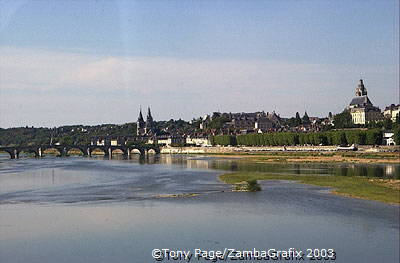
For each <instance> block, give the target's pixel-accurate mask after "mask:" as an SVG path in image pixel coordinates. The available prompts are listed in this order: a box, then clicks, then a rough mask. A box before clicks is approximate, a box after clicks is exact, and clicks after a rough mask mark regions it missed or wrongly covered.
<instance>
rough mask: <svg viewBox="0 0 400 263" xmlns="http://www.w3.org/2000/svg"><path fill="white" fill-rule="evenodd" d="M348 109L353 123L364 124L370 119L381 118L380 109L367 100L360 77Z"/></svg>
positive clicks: (377, 119)
mask: <svg viewBox="0 0 400 263" xmlns="http://www.w3.org/2000/svg"><path fill="white" fill-rule="evenodd" d="M348 109H349V111H350V114H351V119H352V121H353V123H354V124H366V123H368V122H370V121H379V120H382V114H381V110H380V109H379V108H378V107H375V106H374V105H373V104H372V102H371V101H370V100H369V98H368V96H367V89H366V88H365V86H364V83H363V80H362V79H360V81H359V83H358V85H357V87H356V96H355V97H354V98H353V99H352V100H351V102H350V105H349V107H348Z"/></svg>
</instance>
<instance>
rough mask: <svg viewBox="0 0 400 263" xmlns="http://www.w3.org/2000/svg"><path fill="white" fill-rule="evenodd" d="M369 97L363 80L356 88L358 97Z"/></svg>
mask: <svg viewBox="0 0 400 263" xmlns="http://www.w3.org/2000/svg"><path fill="white" fill-rule="evenodd" d="M366 95H367V89H366V88H365V86H364V82H363V80H362V79H360V81H359V82H358V85H357V88H356V96H357V97H360V96H366Z"/></svg>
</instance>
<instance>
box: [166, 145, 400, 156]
mask: <svg viewBox="0 0 400 263" xmlns="http://www.w3.org/2000/svg"><path fill="white" fill-rule="evenodd" d="M358 150H359V151H363V152H393V151H399V146H372V145H362V146H358ZM275 151H279V152H283V151H286V152H334V151H337V146H259V147H246V146H241V147H240V146H213V147H167V146H166V147H161V153H166V154H207V153H210V154H226V153H228V154H235V153H238V154H240V153H262V152H275Z"/></svg>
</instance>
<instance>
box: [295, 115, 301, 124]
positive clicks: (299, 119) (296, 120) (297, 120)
mask: <svg viewBox="0 0 400 263" xmlns="http://www.w3.org/2000/svg"><path fill="white" fill-rule="evenodd" d="M300 124H301V118H300V114H299V112H296V117H295V125H296V126H299V125H300Z"/></svg>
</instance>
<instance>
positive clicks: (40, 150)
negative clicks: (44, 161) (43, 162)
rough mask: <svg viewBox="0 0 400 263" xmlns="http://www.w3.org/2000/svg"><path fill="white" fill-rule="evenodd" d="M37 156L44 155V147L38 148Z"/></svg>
mask: <svg viewBox="0 0 400 263" xmlns="http://www.w3.org/2000/svg"><path fill="white" fill-rule="evenodd" d="M37 156H38V157H43V150H42V147H39V148H38V150H37Z"/></svg>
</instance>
